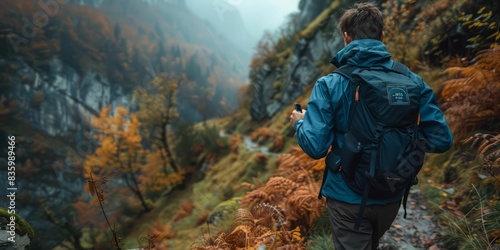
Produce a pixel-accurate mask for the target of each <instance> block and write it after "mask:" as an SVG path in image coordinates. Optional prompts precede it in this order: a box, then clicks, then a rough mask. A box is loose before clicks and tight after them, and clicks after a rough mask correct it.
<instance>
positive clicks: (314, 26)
mask: <svg viewBox="0 0 500 250" xmlns="http://www.w3.org/2000/svg"><path fill="white" fill-rule="evenodd" d="M339 6H340V0H335V1H333V2H332V3H331V4H330V6H328V7H327V8H326V9H325V10H323V12H321V14H319V15H318V16H317V17H316V19H314V21H312V22H311V23H309V25H307V27H306V28H305V29H304V30H302V31H301V32H300V36H301V37H303V38H306V39H311V38H312V37H313V36H314V34H316V31H317V30H318V29H319V28H321V27H322V26H323V25H324V24H325V21H327V20H328V18H329V17H330V14H331V13H333V11H334V10H336V9H338V7H339Z"/></svg>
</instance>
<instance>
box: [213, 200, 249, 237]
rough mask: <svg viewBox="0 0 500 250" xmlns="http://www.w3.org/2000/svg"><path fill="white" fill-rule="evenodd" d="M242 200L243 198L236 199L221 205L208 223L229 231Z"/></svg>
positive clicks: (215, 209)
mask: <svg viewBox="0 0 500 250" xmlns="http://www.w3.org/2000/svg"><path fill="white" fill-rule="evenodd" d="M242 199H243V198H242V197H234V198H231V199H229V200H227V201H223V202H221V203H219V205H217V206H216V207H215V208H214V209H213V210H212V212H211V213H210V214H209V215H208V222H209V223H210V224H212V225H214V226H216V227H219V229H221V230H225V229H228V227H229V226H230V225H231V223H232V221H233V217H234V214H235V213H236V211H237V210H238V207H239V206H240V202H241V200H242Z"/></svg>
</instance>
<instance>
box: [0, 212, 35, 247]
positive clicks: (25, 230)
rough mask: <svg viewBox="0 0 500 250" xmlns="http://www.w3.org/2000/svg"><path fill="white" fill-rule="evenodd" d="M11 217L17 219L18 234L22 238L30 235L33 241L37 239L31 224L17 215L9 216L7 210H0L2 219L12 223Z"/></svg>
mask: <svg viewBox="0 0 500 250" xmlns="http://www.w3.org/2000/svg"><path fill="white" fill-rule="evenodd" d="M11 216H14V217H15V218H16V221H15V222H16V233H17V234H19V235H21V236H23V235H25V234H28V237H29V238H30V239H31V240H32V239H33V238H34V237H35V231H34V230H33V228H31V226H30V224H29V223H28V222H26V221H25V220H24V219H23V218H21V216H19V215H17V214H9V212H8V211H7V210H5V209H3V208H0V217H3V218H6V219H7V221H10V217H11Z"/></svg>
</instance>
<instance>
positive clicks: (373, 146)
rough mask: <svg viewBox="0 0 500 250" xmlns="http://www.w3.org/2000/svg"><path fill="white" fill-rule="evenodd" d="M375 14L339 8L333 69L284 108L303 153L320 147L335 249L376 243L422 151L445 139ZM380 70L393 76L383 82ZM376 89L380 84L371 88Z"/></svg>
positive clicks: (316, 153) (427, 95)
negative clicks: (301, 100) (295, 106)
mask: <svg viewBox="0 0 500 250" xmlns="http://www.w3.org/2000/svg"><path fill="white" fill-rule="evenodd" d="M383 20H384V19H383V16H382V13H381V12H380V10H379V9H378V8H377V7H376V6H374V5H373V4H372V3H357V4H355V5H354V6H353V7H352V8H350V9H347V10H346V11H345V12H344V13H343V14H342V16H341V17H340V20H339V24H338V28H339V31H340V33H341V35H342V36H343V38H344V45H345V47H344V48H343V49H342V50H340V51H339V52H338V53H337V54H336V55H335V57H334V58H333V59H332V61H331V63H332V64H333V65H335V66H336V67H337V70H336V71H334V72H333V73H331V74H328V75H326V76H323V77H321V78H319V79H318V80H317V81H316V83H315V85H314V88H313V90H312V93H311V96H310V98H309V101H308V104H307V107H306V110H302V112H299V111H296V110H294V111H292V114H291V115H290V125H291V126H292V127H293V128H294V130H295V132H296V138H297V141H298V144H299V145H300V147H301V148H302V149H303V150H304V152H305V153H307V154H308V155H309V156H310V157H312V158H314V159H320V158H323V157H325V156H326V155H327V153H328V156H327V157H326V158H325V159H326V165H327V167H326V169H325V173H324V179H323V184H322V187H321V191H320V192H321V193H320V198H321V195H322V196H324V197H326V200H327V207H328V212H329V217H330V222H331V226H332V231H333V239H334V244H335V249H337V250H342V249H356V250H357V249H377V248H378V244H379V239H380V238H381V236H382V235H383V234H384V233H385V232H386V231H387V230H388V229H389V228H390V226H391V224H392V222H393V221H394V219H395V218H396V215H397V214H398V211H399V209H400V206H401V204H403V205H405V203H406V198H407V196H408V192H409V187H411V185H413V184H415V182H416V175H417V173H418V171H419V170H420V168H421V167H422V164H423V157H424V153H426V152H431V153H440V152H444V151H446V150H448V149H449V148H450V147H451V144H452V141H453V137H452V134H451V131H450V128H449V126H448V125H447V123H446V121H445V118H444V116H443V113H442V111H441V110H440V109H439V107H438V104H437V100H436V97H435V95H434V93H433V91H432V89H431V88H430V87H429V86H428V85H427V84H426V83H425V82H424V81H423V80H422V78H421V77H419V76H418V75H416V74H415V73H413V72H411V71H409V69H408V68H407V67H406V66H404V65H402V64H400V63H396V62H395V61H394V60H392V59H391V55H390V54H389V53H388V52H387V50H386V47H385V45H384V43H382V39H383V35H384V34H383V27H384V24H383ZM380 72H382V73H380ZM384 72H387V73H384ZM371 74H373V77H371ZM367 75H368V77H365V76H367ZM385 76H387V77H388V78H389V79H388V82H394V83H393V84H392V85H391V84H385V83H384V81H385V79H384V77H385ZM393 78H394V79H396V80H394V81H393ZM367 79H368V80H367ZM370 79H375V80H370ZM377 79H380V80H379V81H377ZM363 81H364V82H369V83H370V84H366V83H363ZM372 81H377V82H375V83H373V84H372V83H371V82H372ZM399 82H403V83H401V84H399ZM384 84H385V85H384ZM380 86H382V87H380ZM377 88H382V91H379V92H375V91H374V92H371V91H372V90H377ZM365 92H369V94H367V93H365ZM379 93H380V94H379ZM378 95H379V96H380V97H379V96H378ZM384 95H385V96H384ZM376 98H379V99H383V98H385V99H383V100H384V101H380V100H379V99H376ZM375 99H376V100H375ZM369 110H375V111H369ZM384 112H386V113H384ZM373 117H378V120H377V119H376V118H373ZM374 138H376V139H374ZM330 147H331V150H330V151H329V149H330ZM356 148H357V149H356ZM350 155H351V156H350ZM331 158H333V160H332V159H331ZM386 163H387V165H388V166H385V165H386ZM330 165H332V166H330ZM384 167H386V168H387V169H385V170H383V171H386V172H383V173H382V174H380V171H382V170H380V169H382V168H384ZM391 171H392V172H391ZM377 173H378V174H377ZM380 178H382V179H381V180H380ZM354 180H357V181H354ZM373 183H375V184H373ZM378 186H380V188H381V189H379V187H378ZM383 188H386V189H385V190H388V191H380V190H384V189H383ZM405 215H406V207H405Z"/></svg>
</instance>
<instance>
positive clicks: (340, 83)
mask: <svg viewBox="0 0 500 250" xmlns="http://www.w3.org/2000/svg"><path fill="white" fill-rule="evenodd" d="M390 57H391V54H389V52H387V49H386V47H385V45H384V44H383V43H382V42H380V41H378V40H373V39H361V40H354V41H352V42H351V43H349V44H348V45H347V46H346V47H345V48H343V49H342V50H340V51H339V52H338V53H337V55H335V57H334V58H333V59H332V64H334V65H335V66H337V67H340V66H342V65H345V64H352V65H356V66H363V67H367V66H371V65H381V66H384V67H387V68H390V67H392V65H393V63H394V61H393V60H390ZM410 77H411V78H413V79H414V80H415V81H416V82H420V83H421V84H422V85H423V90H422V97H421V98H422V99H421V106H420V135H419V136H421V137H423V138H424V139H425V140H426V148H427V150H426V151H427V152H433V153H439V152H444V151H446V150H448V149H449V148H450V147H451V145H452V142H453V136H452V134H451V131H450V128H449V126H448V125H447V123H446V120H445V118H444V116H443V113H442V111H441V110H440V109H439V107H438V104H437V101H436V97H435V95H434V92H433V91H432V89H431V88H430V87H429V86H428V85H427V84H426V83H425V82H424V81H423V80H422V78H420V77H419V76H418V75H416V74H415V73H413V72H411V73H410ZM348 85H349V80H348V79H346V78H345V77H342V76H341V75H339V74H333V73H332V74H328V75H326V76H323V77H321V78H319V79H318V80H317V81H316V84H315V85H314V88H313V90H312V93H311V96H310V97H309V102H308V104H307V112H306V113H305V116H304V119H303V120H298V121H297V122H296V123H295V126H294V129H295V131H296V133H297V141H298V143H299V145H300V147H301V148H302V149H303V150H304V152H306V153H307V154H308V155H309V156H310V157H312V158H314V159H320V158H322V157H324V156H325V155H326V154H327V152H328V149H329V148H330V146H331V145H332V143H333V140H336V141H337V145H339V147H341V146H342V137H343V134H344V133H345V132H346V131H347V126H348V123H347V120H348V116H349V107H350V104H351V101H352V96H347V95H346V94H345V93H346V91H347V89H348ZM321 193H322V194H323V196H325V197H328V198H331V199H335V200H339V201H342V202H347V203H351V204H361V200H362V196H361V195H359V194H357V193H355V192H354V191H352V190H351V189H350V188H349V187H348V186H347V184H346V183H345V182H344V179H343V177H342V174H341V173H335V172H332V171H330V172H329V173H328V174H327V180H326V181H325V184H324V186H323V189H322V191H321ZM402 196H403V192H401V194H400V195H397V196H395V197H393V198H391V199H385V200H374V199H368V200H367V205H370V204H388V203H391V202H395V201H398V200H400V199H401V197H402Z"/></svg>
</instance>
